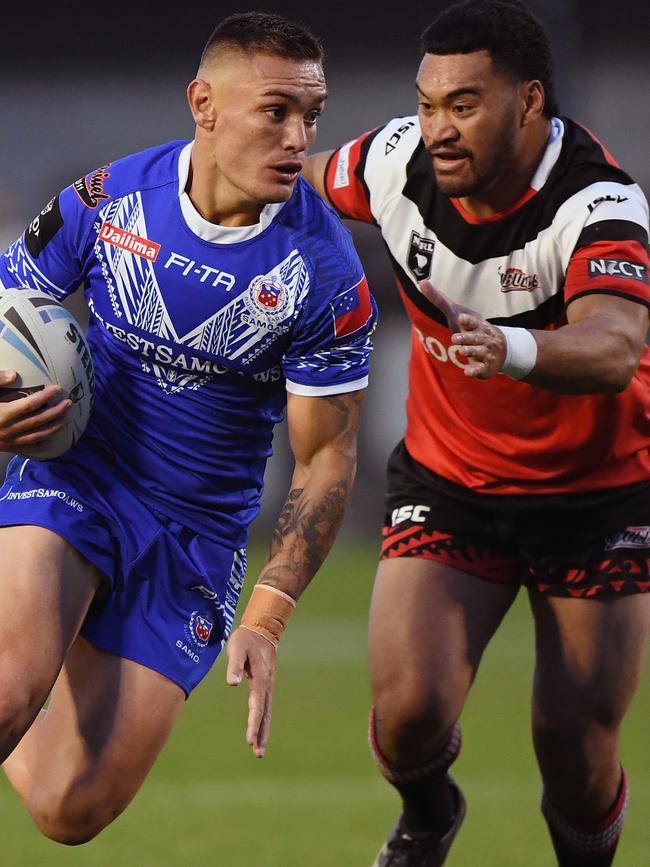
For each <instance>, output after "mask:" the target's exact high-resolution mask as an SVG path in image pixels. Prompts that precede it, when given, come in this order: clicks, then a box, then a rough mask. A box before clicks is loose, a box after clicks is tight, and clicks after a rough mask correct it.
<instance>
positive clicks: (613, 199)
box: [587, 196, 628, 214]
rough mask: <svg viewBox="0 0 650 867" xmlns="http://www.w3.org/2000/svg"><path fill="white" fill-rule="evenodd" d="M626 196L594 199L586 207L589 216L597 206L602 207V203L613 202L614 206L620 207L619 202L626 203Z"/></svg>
mask: <svg viewBox="0 0 650 867" xmlns="http://www.w3.org/2000/svg"><path fill="white" fill-rule="evenodd" d="M627 200H628V199H627V196H598V198H597V199H594V200H593V202H590V204H588V205H587V209H588V211H589V213H590V214H591V213H592V211H595V209H596V208H597V207H598V205H602V204H603V202H614V204H616V205H620V203H621V202H627Z"/></svg>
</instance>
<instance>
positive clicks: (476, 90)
mask: <svg viewBox="0 0 650 867" xmlns="http://www.w3.org/2000/svg"><path fill="white" fill-rule="evenodd" d="M415 88H416V90H417V91H418V93H421V94H422V96H427V94H426V93H425V92H424V91H423V90H422V88H421V87H420V85H419V84H418V83H417V81H416V82H415ZM481 93H482V91H481V88H480V87H469V86H468V87H457V88H456V90H450V91H449V93H446V94H445V97H444V98H445V99H447V100H450V99H456V97H457V96H463V95H464V94H469V95H471V96H480V95H481Z"/></svg>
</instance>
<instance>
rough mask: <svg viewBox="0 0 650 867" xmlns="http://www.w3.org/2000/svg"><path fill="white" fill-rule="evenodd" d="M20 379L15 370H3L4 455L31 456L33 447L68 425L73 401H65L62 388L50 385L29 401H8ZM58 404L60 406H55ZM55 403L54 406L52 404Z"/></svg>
mask: <svg viewBox="0 0 650 867" xmlns="http://www.w3.org/2000/svg"><path fill="white" fill-rule="evenodd" d="M15 379H16V372H15V371H14V370H0V452H20V453H21V454H23V455H29V447H30V446H35V445H39V444H40V443H42V442H44V441H45V440H46V439H47V438H48V437H49V436H51V435H52V434H55V433H56V432H57V431H59V430H61V428H62V427H63V426H64V425H65V417H66V413H67V412H68V410H69V409H70V407H71V406H72V401H71V400H68V399H66V400H61V399H60V398H61V394H62V390H61V388H59V386H58V385H48V386H47V387H46V388H44V389H42V390H41V391H35V392H34V393H33V394H30V395H28V396H27V397H19V398H17V399H15V400H6V399H5V398H6V396H7V393H5V394H4V395H3V393H2V390H3V389H6V388H11V385H12V383H13V382H14V381H15ZM57 400H58V403H54V402H55V401H57ZM50 403H52V404H53V405H52V406H48V404H50Z"/></svg>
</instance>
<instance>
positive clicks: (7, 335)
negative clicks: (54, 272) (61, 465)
mask: <svg viewBox="0 0 650 867" xmlns="http://www.w3.org/2000/svg"><path fill="white" fill-rule="evenodd" d="M0 370H15V371H16V373H17V377H16V379H15V380H14V382H12V383H11V385H10V386H8V387H4V388H0V401H2V402H5V401H12V400H17V399H18V398H21V397H25V396H26V395H28V394H33V393H34V392H35V391H39V390H41V389H43V388H45V387H46V386H48V385H59V386H61V388H62V389H63V394H62V396H61V398H60V399H61V400H64V399H65V398H70V400H71V401H72V407H71V408H70V411H69V413H68V419H67V423H66V424H65V425H64V427H63V428H61V430H60V431H58V432H57V433H55V434H53V435H52V436H51V437H48V439H47V440H45V441H44V442H42V443H39V444H37V445H35V446H30V447H29V448H28V449H26V452H27V453H28V454H29V457H32V458H34V457H35V458H37V459H39V460H47V459H49V458H56V457H58V456H59V455H62V454H63V453H64V452H66V451H67V450H68V449H69V448H70V447H71V446H72V445H74V443H75V442H76V441H77V440H78V439H79V437H80V436H81V434H82V433H83V432H84V430H85V428H86V425H87V424H88V419H89V418H90V411H91V409H92V402H93V395H94V374H93V362H92V358H91V355H90V350H89V349H88V345H87V343H86V340H85V338H84V335H83V332H82V329H81V326H80V325H79V323H78V322H77V320H76V319H75V318H74V316H73V315H72V314H71V313H70V312H69V311H68V310H66V308H65V307H63V306H62V305H61V304H59V302H58V301H55V299H54V298H52V297H51V296H50V295H47V294H46V293H45V292H39V291H37V290H35V289H27V288H22V287H21V288H15V289H0Z"/></svg>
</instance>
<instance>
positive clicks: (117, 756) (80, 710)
mask: <svg viewBox="0 0 650 867" xmlns="http://www.w3.org/2000/svg"><path fill="white" fill-rule="evenodd" d="M184 699H185V695H184V693H183V691H182V689H181V688H180V687H179V686H177V685H176V684H174V683H172V681H170V680H169V679H168V678H166V677H164V676H163V675H161V674H159V673H158V672H156V671H154V670H152V669H150V668H146V667H144V666H142V665H140V664H139V663H137V662H133V661H131V660H129V659H124V658H122V657H119V656H115V655H113V654H110V653H105V652H104V651H101V650H97V649H96V648H95V647H93V646H92V645H91V644H90V643H89V642H87V641H86V640H85V639H84V638H83V637H79V638H77V640H76V641H75V642H74V644H73V645H72V647H71V648H70V651H69V653H68V655H67V657H66V661H65V665H64V666H63V669H62V671H61V674H60V676H59V678H58V680H57V682H56V684H55V687H54V690H53V692H52V697H51V700H50V704H49V707H48V711H47V713H46V714H45V716H44V718H43V719H42V720H41V721H40V729H39V732H38V738H37V739H36V742H35V743H33V744H32V750H33V752H32V754H31V756H30V772H31V777H32V780H33V787H32V791H31V793H30V794H29V795H28V800H29V801H30V802H31V804H32V807H33V809H34V810H35V812H37V813H38V812H39V804H44V805H46V807H47V809H48V810H50V811H52V812H53V813H56V811H57V809H58V810H62V811H63V810H66V809H67V811H68V812H72V813H73V814H74V813H75V812H76V811H77V810H80V811H81V812H83V811H84V810H85V811H87V812H93V810H97V809H99V807H100V806H101V805H103V809H106V810H107V811H108V812H110V813H111V814H112V815H110V816H108V817H107V820H108V821H110V819H112V818H113V817H114V815H116V814H117V813H119V812H121V810H122V809H124V807H125V806H126V805H127V804H128V803H129V801H130V800H131V799H132V798H133V796H134V795H135V794H136V792H137V791H138V789H139V788H140V786H141V784H142V782H143V780H144V779H145V777H146V775H147V773H148V772H149V770H150V769H151V766H152V765H153V763H154V761H155V759H156V757H157V756H158V754H159V752H160V750H161V749H162V747H163V745H164V744H165V741H166V740H167V738H168V736H169V734H170V732H171V730H172V728H173V726H174V724H175V722H176V719H177V717H178V714H179V712H180V710H181V708H182V706H183V703H184ZM98 805H99V806H98ZM98 822H99V823H100V824H105V822H104V821H101V820H100V819H98Z"/></svg>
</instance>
